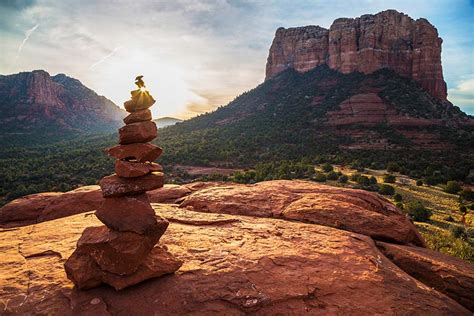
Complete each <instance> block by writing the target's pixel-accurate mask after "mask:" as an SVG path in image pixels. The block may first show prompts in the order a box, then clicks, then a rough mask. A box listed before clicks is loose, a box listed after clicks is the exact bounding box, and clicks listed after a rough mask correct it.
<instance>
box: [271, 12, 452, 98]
mask: <svg viewBox="0 0 474 316" xmlns="http://www.w3.org/2000/svg"><path fill="white" fill-rule="evenodd" d="M442 42H443V41H442V39H441V38H440V37H439V36H438V31H437V30H436V28H435V27H434V26H433V25H432V24H430V22H428V21H427V20H426V19H423V18H420V19H417V20H414V19H412V18H410V17H409V16H408V15H406V14H403V13H400V12H397V11H395V10H387V11H383V12H380V13H377V14H375V15H372V14H366V15H362V16H361V17H358V18H355V19H350V18H339V19H336V20H335V21H334V22H333V24H332V25H331V27H330V28H329V30H328V29H325V28H322V27H320V26H313V25H311V26H304V27H296V28H288V29H285V28H279V29H278V30H277V31H276V34H275V38H274V40H273V43H272V46H271V48H270V52H269V55H268V60H267V66H266V79H269V78H272V77H274V76H275V75H277V74H279V73H280V72H282V71H284V70H286V69H288V68H292V69H295V70H296V71H298V72H306V71H308V70H311V69H314V68H316V67H317V66H319V65H324V64H326V65H328V66H329V67H330V68H331V69H334V70H338V71H340V72H342V73H345V74H347V73H351V72H355V71H358V72H362V73H365V74H369V73H372V72H374V71H376V70H378V69H381V68H388V69H391V70H393V71H395V72H396V73H398V74H399V75H402V76H404V77H408V78H411V79H413V80H415V81H417V82H418V83H419V84H420V85H421V86H422V87H423V88H424V89H425V90H426V91H428V92H429V93H431V95H433V96H434V97H436V98H438V99H440V100H445V99H446V97H447V88H446V83H445V82H444V79H443V70H442V66H441V44H442Z"/></svg>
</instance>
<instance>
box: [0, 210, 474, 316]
mask: <svg viewBox="0 0 474 316" xmlns="http://www.w3.org/2000/svg"><path fill="white" fill-rule="evenodd" d="M156 207H157V213H158V215H160V216H162V217H164V218H166V219H167V220H168V221H169V222H170V223H171V224H170V226H169V228H168V230H167V233H166V234H164V235H163V237H162V240H161V242H162V243H163V244H166V245H167V247H168V251H169V252H170V253H172V254H174V255H175V256H176V258H177V259H178V260H180V261H182V262H183V265H182V266H181V268H180V269H179V270H178V271H177V273H175V274H169V275H165V276H162V277H160V278H157V279H151V280H148V281H146V282H143V283H141V284H140V285H138V286H135V287H133V288H130V289H125V290H123V291H120V292H117V291H115V290H114V289H113V288H111V287H107V286H101V287H98V288H94V289H91V290H89V291H79V290H77V289H75V288H72V285H73V284H72V282H70V281H69V280H68V279H67V278H66V274H65V273H64V268H63V263H64V259H63V258H67V257H69V255H70V254H71V253H72V252H73V250H74V248H75V242H76V240H77V239H78V238H79V237H80V235H81V233H82V231H83V230H84V228H85V227H88V226H97V225H100V222H99V221H98V220H97V219H96V218H95V217H94V216H86V217H85V216H83V215H75V216H71V217H69V218H67V219H58V220H55V221H49V222H44V223H40V224H35V225H32V226H28V227H20V228H18V229H17V230H14V231H12V230H9V231H2V232H1V235H2V238H1V239H0V249H2V256H0V269H1V271H2V273H0V297H1V298H2V299H1V300H0V310H2V313H4V314H62V315H69V314H75V315H81V314H99V313H105V312H106V313H110V314H113V315H115V314H120V313H121V314H135V315H151V314H162V315H183V314H194V315H210V314H219V315H244V314H255V315H277V314H282V315H301V314H309V315H314V314H316V315H317V314H325V315H334V314H344V315H367V314H381V315H384V314H401V315H409V314H412V315H413V314H418V315H419V314H424V315H433V314H434V315H470V314H471V313H470V312H469V311H468V310H466V309H465V308H464V307H462V306H461V305H459V304H458V303H456V302H455V301H454V300H453V299H451V298H449V297H447V296H446V295H444V294H442V293H440V292H438V291H436V290H434V289H432V288H431V287H429V286H426V285H424V284H423V283H421V282H419V281H417V280H416V279H414V278H412V277H411V276H409V275H407V274H406V273H405V272H403V271H402V270H401V269H400V268H398V267H397V266H396V265H395V264H393V263H392V262H391V261H390V260H388V259H387V258H386V257H385V256H384V255H383V254H382V253H381V252H380V251H379V250H378V249H377V247H376V246H375V245H374V243H373V241H372V240H371V239H370V238H368V237H366V236H363V235H360V234H356V233H353V232H347V231H343V230H339V229H334V228H330V227H324V226H320V225H316V224H306V223H302V222H295V221H282V220H280V219H272V218H257V217H250V216H232V215H223V214H207V213H197V212H192V211H187V210H184V209H179V208H176V207H173V206H170V205H165V206H161V205H158V204H157V205H156ZM162 249H164V248H162ZM139 271H140V268H139V269H138V270H137V273H139ZM110 283H111V284H112V282H110ZM114 286H117V288H120V287H121V286H122V285H119V284H115V285H114ZM25 298H27V299H25Z"/></svg>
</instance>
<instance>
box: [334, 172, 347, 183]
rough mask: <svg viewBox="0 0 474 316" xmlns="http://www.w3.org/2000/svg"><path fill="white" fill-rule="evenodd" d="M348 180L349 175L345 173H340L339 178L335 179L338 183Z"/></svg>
mask: <svg viewBox="0 0 474 316" xmlns="http://www.w3.org/2000/svg"><path fill="white" fill-rule="evenodd" d="M348 180H349V177H348V176H346V175H345V174H343V175H341V176H340V177H339V179H337V181H338V182H340V183H347V181H348Z"/></svg>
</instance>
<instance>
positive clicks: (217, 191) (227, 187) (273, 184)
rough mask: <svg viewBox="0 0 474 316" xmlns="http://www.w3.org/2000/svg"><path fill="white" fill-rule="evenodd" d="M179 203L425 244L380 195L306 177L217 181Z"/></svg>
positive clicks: (198, 209)
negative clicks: (256, 181)
mask: <svg viewBox="0 0 474 316" xmlns="http://www.w3.org/2000/svg"><path fill="white" fill-rule="evenodd" d="M180 207H184V208H188V209H191V210H194V211H199V212H210V213H221V214H222V213H227V214H240V215H251V216H260V217H278V218H285V219H292V220H298V221H304V222H310V223H315V224H320V225H325V226H331V227H336V228H340V229H344V230H349V231H353V232H356V233H361V234H364V235H367V236H371V237H373V238H375V239H378V240H385V241H393V242H397V243H402V244H414V245H418V246H424V245H425V243H424V241H423V238H422V237H421V236H420V234H419V233H418V231H417V230H416V228H415V226H414V225H413V224H412V223H411V222H410V221H409V220H408V219H407V218H406V217H405V215H404V214H403V213H402V212H400V210H398V209H397V208H396V207H395V206H394V205H393V204H391V203H390V202H389V201H387V200H386V199H384V198H383V197H381V196H380V195H377V194H374V193H370V192H367V191H363V190H353V189H343V188H336V187H331V186H327V185H321V184H317V183H314V182H308V181H297V180H293V181H289V180H275V181H264V182H259V183H256V184H251V185H243V184H242V185H239V184H225V183H223V184H219V185H215V186H212V187H208V188H205V189H202V190H198V191H195V192H194V193H192V194H190V195H188V196H186V197H185V198H184V199H183V202H182V203H181V204H180Z"/></svg>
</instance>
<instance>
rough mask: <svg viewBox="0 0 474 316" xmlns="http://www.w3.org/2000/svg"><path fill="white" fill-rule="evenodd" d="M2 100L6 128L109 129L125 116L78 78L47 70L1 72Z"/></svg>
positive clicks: (0, 119)
mask: <svg viewBox="0 0 474 316" xmlns="http://www.w3.org/2000/svg"><path fill="white" fill-rule="evenodd" d="M0 100H1V101H0V122H1V123H2V125H3V129H4V130H5V131H6V132H8V131H9V129H13V130H14V131H21V132H25V133H28V132H30V133H31V134H34V132H35V131H38V130H43V131H45V132H47V131H49V132H50V133H53V134H54V133H55V132H58V133H61V132H72V133H77V132H98V131H109V130H112V128H115V127H116V126H117V125H118V124H119V122H120V120H121V119H122V118H123V117H124V116H125V115H124V111H123V110H121V109H120V108H119V107H118V106H117V105H115V104H114V103H113V102H112V101H110V100H109V99H107V98H106V97H104V96H100V95H98V94H97V93H96V92H94V91H93V90H91V89H89V88H88V87H86V86H85V85H83V84H82V83H81V82H80V81H79V80H77V79H75V78H72V77H69V76H67V75H65V74H57V75H55V76H51V75H50V74H49V73H48V72H46V71H44V70H34V71H31V72H20V73H18V74H12V75H2V76H0Z"/></svg>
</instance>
